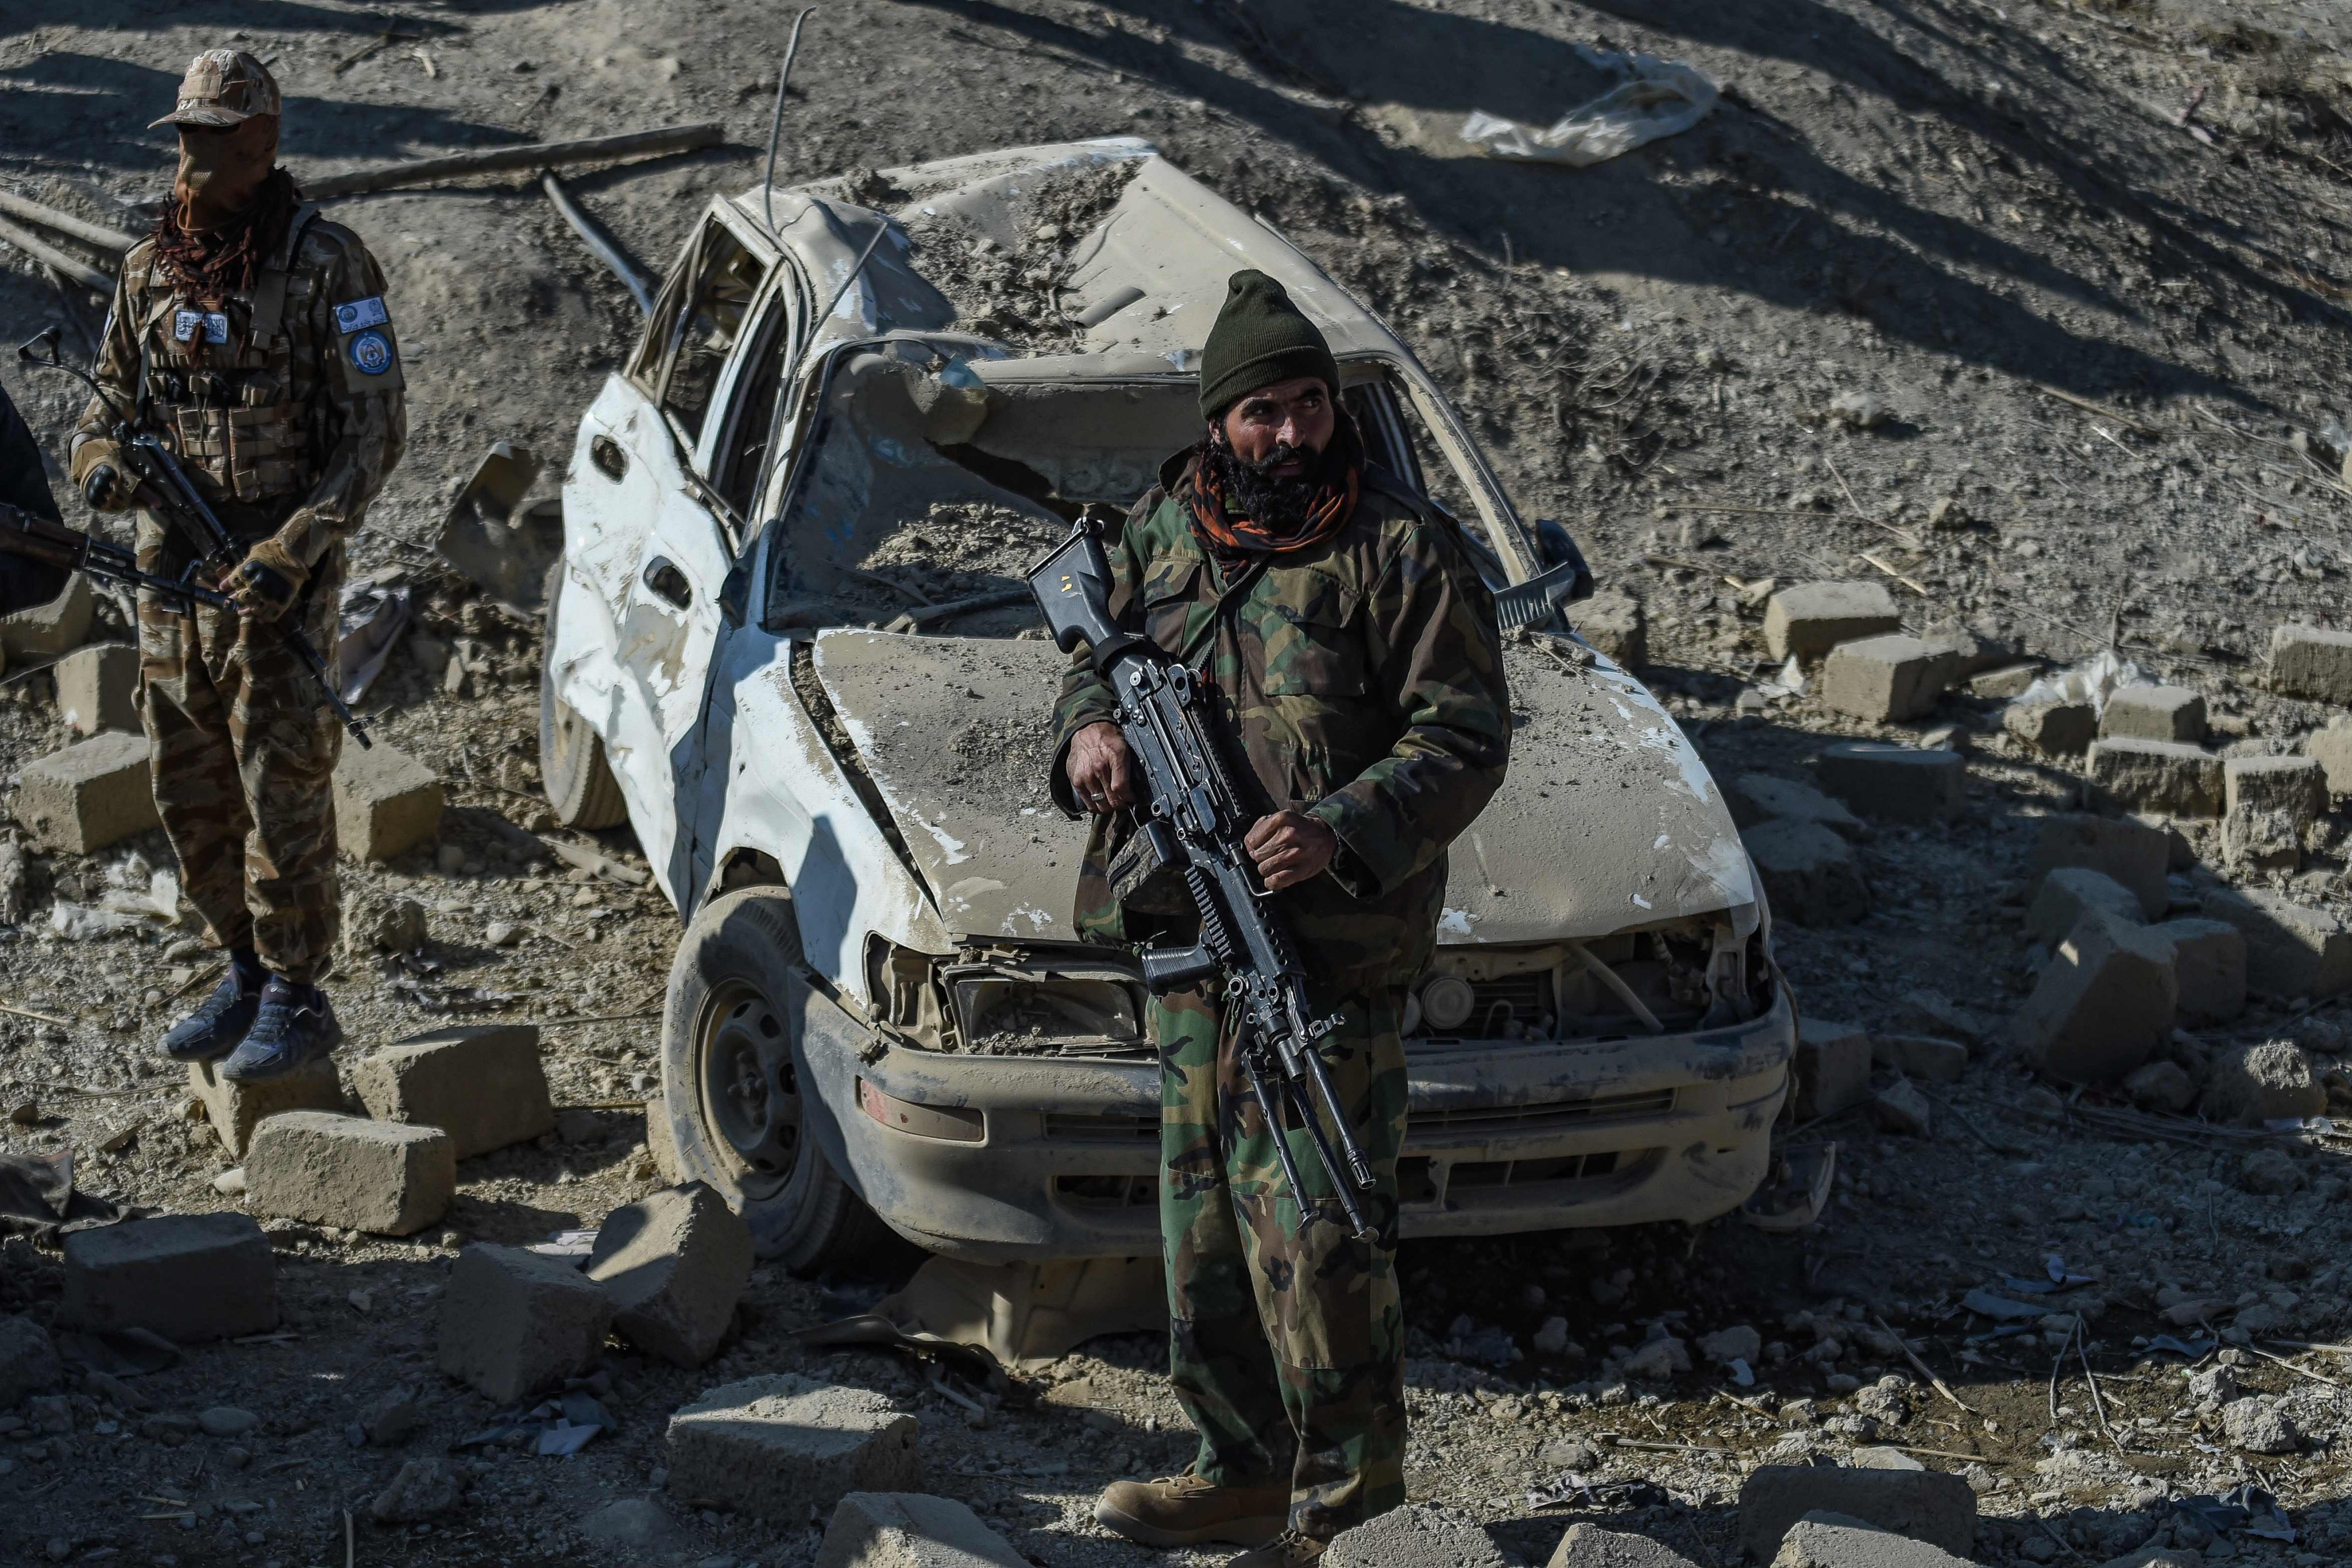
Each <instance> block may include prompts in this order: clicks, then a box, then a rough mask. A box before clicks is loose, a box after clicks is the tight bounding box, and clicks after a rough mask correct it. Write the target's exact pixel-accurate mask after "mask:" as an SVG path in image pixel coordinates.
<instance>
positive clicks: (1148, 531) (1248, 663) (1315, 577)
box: [1052, 271, 1510, 1568]
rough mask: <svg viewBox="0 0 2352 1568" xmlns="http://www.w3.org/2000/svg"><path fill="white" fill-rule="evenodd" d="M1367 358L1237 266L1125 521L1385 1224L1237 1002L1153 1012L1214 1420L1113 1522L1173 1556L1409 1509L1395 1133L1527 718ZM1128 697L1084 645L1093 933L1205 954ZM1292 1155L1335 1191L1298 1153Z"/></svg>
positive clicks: (1190, 1324) (1195, 1381) (1194, 1347)
mask: <svg viewBox="0 0 2352 1568" xmlns="http://www.w3.org/2000/svg"><path fill="white" fill-rule="evenodd" d="M1339 383H1340V371H1339V363H1338V362H1337V361H1336V360H1335V359H1334V358H1333V357H1332V353H1331V349H1330V345H1329V344H1328V342H1326V340H1325V339H1324V336H1323V333H1322V332H1321V331H1319V330H1318V328H1317V326H1316V325H1315V323H1314V321H1312V320H1311V319H1310V318H1309V317H1308V316H1307V314H1306V313H1305V312H1304V311H1302V310H1300V309H1299V308H1298V306H1297V304H1296V303H1295V302H1294V301H1293V300H1291V298H1290V296H1289V294H1288V292H1287V291H1286V289H1284V288H1283V286H1282V284H1281V283H1280V282H1279V281H1277V280H1276V279H1273V278H1270V277H1268V276H1267V275H1265V273H1263V272H1256V271H1245V272H1237V273H1235V274H1234V277H1233V279H1232V281H1231V284H1230V286H1229V289H1228V292H1227V295H1226V299H1225V304H1224V309H1223V310H1222V311H1221V312H1220V313H1219V315H1218V317H1217V321H1216V324H1215V325H1214V326H1213V327H1212V328H1211V329H1210V331H1209V336H1208V341H1207V342H1206V343H1205V344H1204V345H1203V347H1202V355H1201V416H1202V420H1203V421H1204V422H1205V427H1204V428H1203V430H1202V435H1201V438H1200V439H1199V440H1198V441H1197V442H1195V443H1194V444H1193V445H1192V447H1188V448H1187V449H1185V450H1184V451H1181V452H1179V453H1177V454H1176V455H1175V456H1174V457H1172V458H1169V459H1168V461H1167V462H1166V463H1164V464H1162V465H1161V468H1160V483H1159V484H1157V485H1155V486H1154V487H1152V489H1150V491H1148V492H1147V493H1146V494H1145V495H1144V497H1143V498H1142V500H1139V501H1138V502H1137V503H1136V505H1135V507H1134V509H1133V510H1131V511H1130V512H1129V514H1128V517H1127V520H1126V521H1125V522H1124V524H1122V525H1121V526H1120V527H1119V528H1118V531H1117V532H1116V533H1115V535H1114V536H1112V537H1110V538H1108V539H1107V540H1105V545H1106V547H1107V549H1108V553H1109V557H1110V562H1111V568H1112V576H1113V584H1112V591H1111V595H1110V605H1109V607H1110V610H1111V613H1112V615H1113V616H1117V617H1118V619H1119V621H1120V624H1121V625H1122V626H1124V627H1126V628H1127V629H1129V630H1130V631H1134V632H1137V633H1139V634H1141V635H1143V636H1146V637H1150V638H1151V640H1153V641H1154V642H1156V643H1158V644H1159V645H1160V647H1162V648H1164V649H1166V650H1167V651H1168V652H1170V653H1171V654H1173V655H1175V656H1176V657H1177V658H1181V659H1183V660H1184V661H1185V662H1186V663H1188V664H1189V665H1191V666H1192V668H1194V669H1196V670H1198V671H1199V672H1200V674H1201V676H1202V682H1203V685H1204V688H1205V689H1206V691H1207V693H1208V700H1209V708H1210V711H1211V712H1212V713H1213V715H1214V716H1215V718H1216V719H1217V721H1218V725H1217V727H1218V729H1219V730H1220V731H1222V733H1221V735H1220V736H1219V739H1220V740H1222V742H1223V746H1224V750H1225V752H1226V757H1227V762H1228V764H1229V767H1230V771H1231V772H1232V773H1234V778H1235V782H1236V785H1237V787H1239V788H1240V789H1241V790H1242V791H1243V792H1244V795H1249V794H1255V795H1256V797H1257V800H1256V804H1255V810H1256V811H1257V813H1258V818H1257V821H1256V824H1255V826H1254V827H1253V828H1252V830H1251V832H1250V834H1249V837H1248V840H1247V844H1248V848H1249V851H1250V854H1251V856H1252V857H1253V858H1254V859H1255V862H1256V868H1257V870H1258V873H1259V875H1260V877H1261V878H1262V879H1264V881H1265V886H1266V888H1267V889H1268V890H1269V893H1270V896H1269V898H1268V899H1267V907H1268V909H1269V910H1271V911H1272V912H1273V913H1274V914H1275V916H1276V919H1277V920H1278V921H1280V923H1281V924H1282V925H1283V926H1284V927H1285V928H1286V930H1287V931H1289V933H1290V935H1291V937H1292V938H1293V940H1294V941H1295V942H1297V947H1298V949H1299V953H1300V957H1301V960H1302V963H1303V967H1304V968H1305V970H1306V972H1307V980H1308V984H1309V986H1310V989H1311V990H1312V991H1313V993H1314V997H1315V1003H1316V1008H1315V1010H1316V1012H1317V1014H1318V1016H1323V1015H1333V1014H1336V1015H1338V1016H1339V1018H1340V1022H1339V1026H1338V1027H1336V1028H1334V1029H1333V1030H1332V1031H1331V1032H1330V1033H1329V1034H1328V1035H1326V1036H1324V1037H1323V1038H1322V1039H1321V1040H1320V1041H1318V1043H1317V1045H1316V1047H1315V1048H1316V1050H1317V1052H1318V1054H1319V1055H1320V1056H1321V1057H1322V1058H1323V1062H1324V1066H1325V1068H1326V1069H1327V1070H1328V1074H1329V1076H1330V1079H1331V1081H1332V1087H1333V1089H1334V1090H1335V1099H1336V1100H1337V1102H1338V1103H1339V1105H1340V1106H1341V1107H1343V1108H1344V1109H1345V1111H1346V1113H1347V1116H1348V1120H1349V1126H1350V1129H1351V1131H1353V1133H1354V1135H1355V1139H1356V1142H1357V1143H1358V1145H1359V1146H1360V1148H1361V1150H1362V1152H1363V1153H1364V1155H1365V1158H1366V1160H1367V1162H1368V1163H1370V1166H1371V1168H1372V1172H1373V1175H1374V1177H1375V1188H1374V1190H1373V1191H1372V1192H1371V1193H1370V1194H1363V1196H1362V1203H1363V1209H1364V1213H1365V1215H1366V1217H1367V1219H1368V1220H1369V1221H1370V1224H1371V1226H1373V1227H1374V1229H1375V1230H1376V1231H1377V1233H1378V1234H1377V1237H1376V1238H1375V1239H1374V1240H1372V1241H1370V1242H1360V1241H1358V1240H1356V1239H1355V1237H1354V1236H1353V1234H1352V1232H1351V1228H1350V1226H1349V1224H1348V1223H1347V1221H1346V1218H1345V1216H1344V1214H1343V1212H1342V1210H1341V1208H1340V1205H1339V1201H1338V1196H1337V1194H1336V1193H1335V1191H1334V1190H1333V1189H1332V1187H1331V1185H1330V1182H1329V1178H1328V1173H1327V1172H1326V1171H1325V1169H1324V1167H1323V1166H1322V1164H1321V1163H1320V1162H1319V1161H1318V1159H1317V1158H1316V1157H1315V1154H1314V1152H1313V1150H1312V1147H1311V1144H1310V1142H1309V1134H1308V1132H1307V1130H1306V1129H1305V1128H1304V1127H1289V1128H1284V1129H1276V1128H1270V1127H1269V1126H1268V1125H1267V1123H1266V1121H1265V1117H1264V1116H1263V1114H1262V1113H1261V1111H1260V1109H1259V1106H1258V1103H1257V1101H1256V1100H1255V1098H1254V1097H1253V1096H1252V1095H1251V1094H1250V1093H1249V1092H1248V1090H1247V1088H1246V1079H1245V1076H1244V1069H1243V1068H1242V1066H1241V1064H1240V1061H1239V1058H1238V1053H1237V1051H1236V1037H1235V1032H1234V1028H1233V1027H1232V1026H1231V1021H1230V1020H1229V1019H1228V1017H1227V1015H1226V1010H1225V1006H1224V1003H1223V998H1222V996H1221V995H1219V994H1216V992H1214V991H1213V990H1210V989H1202V990H1180V991H1174V992H1171V993H1170V994H1167V995H1164V996H1161V997H1160V998H1158V999H1157V1000H1155V1001H1154V1002H1153V1004H1152V1005H1151V1028H1152V1034H1153V1038H1154V1040H1155V1042H1156V1043H1157V1045H1158V1046H1159V1048H1160V1062H1161V1072H1160V1083H1161V1100H1162V1116H1161V1126H1160V1158H1161V1163H1162V1167H1163V1169H1162V1172H1161V1177H1160V1235H1161V1243H1162V1249H1163V1253H1164V1256H1165V1259H1166V1264H1167V1269H1168V1306H1169V1319H1170V1346H1169V1363H1170V1374H1171V1383H1172V1384H1173V1385H1174V1391H1175V1394H1176V1396H1177V1399H1178V1401H1179V1403H1181V1405H1183V1407H1184V1412H1185V1414H1186V1415H1188V1416H1189V1417H1190V1418H1191V1420H1192V1426H1193V1427H1194V1429H1195V1430H1196V1431H1198V1432H1199V1434H1200V1448H1199V1451H1198V1453H1197V1454H1196V1455H1195V1456H1194V1458H1193V1461H1192V1465H1191V1466H1190V1467H1188V1468H1186V1470H1185V1471H1184V1473H1183V1474H1181V1475H1180V1476H1174V1477H1170V1478H1165V1479H1160V1480H1152V1481H1142V1480H1135V1481H1119V1482H1117V1483H1115V1484H1113V1485H1112V1486H1111V1487H1109V1488H1108V1489H1106V1490H1105V1491H1104V1493H1103V1495H1102V1499H1101V1500H1100V1501H1099V1502H1098V1503H1097V1506H1096V1512H1095V1517H1096V1518H1097V1520H1099V1521H1101V1522H1102V1523H1103V1524H1105V1525H1107V1526H1108V1527H1109V1528H1110V1529H1112V1530H1115V1531H1118V1532H1119V1533H1120V1534H1122V1535H1125V1536H1128V1537H1129V1538H1130V1539H1132V1540H1135V1541H1139V1542H1144V1543H1145V1544H1147V1545H1150V1546H1157V1547H1163V1548H1165V1547H1178V1546H1198V1545H1203V1544H1207V1543H1210V1542H1232V1543H1234V1544H1236V1545H1240V1546H1244V1547H1246V1548H1247V1550H1246V1551H1244V1552H1243V1553H1242V1554H1241V1555H1240V1556H1238V1557H1235V1558H1234V1559H1232V1560H1231V1568H1299V1565H1301V1564H1305V1563H1312V1562H1313V1561H1315V1559H1317V1558H1318V1557H1319V1556H1321V1555H1322V1553H1323V1551H1324V1548H1325V1547H1326V1546H1327V1545H1328V1543H1329V1542H1330V1540H1331V1538H1332V1537H1333V1536H1335V1535H1337V1534H1338V1533H1339V1531H1343V1530H1345V1529H1347V1528H1348V1527H1349V1526H1350V1525H1353V1524H1357V1523H1360V1522H1361V1521H1363V1520H1365V1519H1368V1518H1370V1517H1371V1516H1372V1515H1374V1514H1378V1513H1382V1512H1385V1511H1386V1510H1390V1509H1392V1508H1395V1507H1397V1506H1398V1505H1400V1504H1401V1503H1402V1502H1403V1501H1404V1437H1405V1412H1404V1389H1403V1371H1404V1361H1403V1356H1404V1321H1403V1314H1402V1309H1401V1307H1400V1304H1399V1301H1398V1295H1397V1285H1396V1271H1395V1247H1396V1226H1397V1184H1396V1163H1397V1151H1398V1149H1399V1147H1400V1145H1401V1144H1402V1142H1403V1138H1404V1112H1405V1063H1404V1046H1403V1041H1402V1028H1401V1023H1402V1004H1403V995H1404V987H1405V986H1407V985H1408V984H1412V982H1413V981H1414V980H1416V979H1418V978H1419V977H1420V976H1421V974H1422V973H1423V972H1424V971H1425V970H1426V968H1427V967H1428V964H1429V961H1430V957H1431V954H1432V952H1433V948H1434V946H1435V942H1436V932H1437V918H1438V914H1439V900H1440V898H1441V895H1442V894H1443V893H1444V888H1445V849H1446V846H1447V845H1448V844H1449V843H1451V842H1452V840H1453V839H1454V837H1455V836H1456V835H1458V834H1459V833H1461V832H1462V830H1463V829H1464V828H1465V827H1467V826H1469V825H1470V823H1471V821H1472V820H1473V819H1474V818H1475V817H1476V816H1477V815H1478V813H1479V812H1480V811H1481V810H1482V809H1484V808H1485V806H1486V802H1487V800H1488V798H1489V797H1491V796H1492V795H1493V794H1494V793H1495V791H1496V788H1497V787H1499V786H1500V784H1502V780H1503V771H1504V765H1505V763H1506V761H1507V756H1508V753H1509V745H1510V709H1509V702H1508V699H1507V693H1506V691H1505V688H1504V682H1503V675H1502V651H1501V647H1500V645H1499V639H1498V637H1497V635H1496V628H1495V611H1494V604H1493V600H1492V598H1491V597H1490V596H1489V595H1488V593H1487V590H1486V585H1485V584H1484V583H1483V582H1482V581H1481V580H1480V578H1479V576H1478V574H1477V570H1476V568H1475V566H1474V565H1473V563H1472V561H1471V557H1470V553H1469V551H1468V549H1467V546H1466V544H1465V541H1464V540H1463V539H1462V537H1461V534H1460V532H1459V530H1458V528H1457V527H1456V525H1455V524H1454V521H1452V520H1451V519H1450V518H1448V517H1447V516H1446V515H1445V514H1444V512H1443V511H1442V510H1438V509H1437V508H1435V507H1433V506H1432V505H1430V504H1429V502H1428V501H1427V500H1426V499H1425V498H1423V497H1422V496H1420V495H1418V494H1417V493H1415V492H1413V491H1412V489H1409V488H1408V487H1407V486H1406V485H1405V484H1404V483H1403V482H1402V481H1401V480H1399V479H1396V478H1395V477H1394V476H1391V475H1390V474H1388V473H1386V472H1384V471H1383V470H1381V469H1380V468H1376V467H1373V466H1371V465H1370V464H1369V463H1368V462H1367V460H1366V458H1365V454H1364V447H1363V443H1362V442H1361V441H1360V439H1359V438H1358V437H1357V434H1356V429H1355V425H1354V422H1353V421H1352V420H1351V419H1350V418H1349V416H1348V414H1347V412H1346V410H1345V409H1344V408H1343V407H1342V406H1341V405H1340V402H1339ZM1117 707H1118V702H1117V699H1116V698H1115V696H1114V694H1113V693H1112V691H1111V690H1110V689H1109V688H1108V685H1107V684H1106V683H1105V682H1104V680H1103V679H1101V678H1100V677H1099V676H1097V674H1096V673H1095V672H1094V670H1093V668H1092V666H1091V665H1090V664H1089V663H1088V661H1087V658H1086V656H1085V655H1084V653H1083V652H1081V653H1080V654H1079V655H1078V656H1077V657H1076V658H1074V659H1073V660H1072V662H1071V665H1070V668H1069V670H1068V672H1067V674H1066V677H1065V678H1064V681H1063V688H1062V698H1061V703H1060V706H1059V708H1058V710H1056V715H1055V717H1056V721H1057V722H1056V731H1057V741H1056V751H1055V764H1054V770H1053V776H1052V783H1053V789H1054V795H1055V801H1056V802H1057V803H1058V804H1059V805H1061V807H1062V808H1063V810H1065V811H1066V812H1068V813H1069V814H1070V815H1071V816H1080V815H1086V816H1090V817H1091V819H1092V829H1091V832H1090V835H1089V837H1088V839H1087V854H1086V857H1085V860H1084V862H1083V864H1082V865H1081V868H1080V870H1079V876H1078V889H1077V912H1076V923H1077V925H1078V927H1079V929H1080V930H1081V931H1084V932H1085V933H1086V934H1087V936H1088V937H1089V938H1090V939H1093V940H1097V941H1105V942H1141V941H1144V940H1146V939H1150V940H1151V941H1153V942H1171V941H1172V942H1191V941H1193V940H1195V936H1196V934H1197V933H1195V932H1193V931H1192V930H1191V929H1190V922H1191V921H1192V917H1191V916H1190V915H1187V914H1175V913H1170V912H1169V910H1171V909H1182V908H1186V907H1189V906H1188V905H1187V904H1185V903H1184V902H1183V901H1182V900H1179V901H1178V902H1177V903H1175V904H1172V905H1171V903H1169V902H1168V901H1167V900H1165V899H1164V898H1163V897H1160V896H1156V895H1155V893H1154V890H1153V889H1151V888H1150V885H1149V884H1148V883H1147V884H1146V885H1145V886H1144V887H1142V888H1129V889H1125V892H1126V899H1125V900H1124V901H1123V900H1122V899H1121V897H1120V896H1119V894H1118V893H1114V891H1113V890H1112V886H1111V880H1110V870H1109V868H1110V865H1111V861H1112V859H1113V858H1115V857H1116V856H1117V855H1118V853H1119V851H1120V850H1121V849H1122V848H1123V847H1125V845H1126V843H1127V841H1128V840H1129V837H1132V836H1133V834H1134V832H1135V829H1136V826H1137V806H1138V801H1139V797H1138V794H1137V787H1136V781H1135V777H1134V773H1133V771H1132V765H1131V760H1130V758H1129V754H1128V750H1127V745H1126V742H1124V741H1123V740H1122V739H1121V738H1120V735H1119V731H1118V725H1117V724H1116V723H1115V722H1113V721H1112V715H1113V713H1114V711H1115V710H1116V709H1117ZM1277 1136H1279V1137H1281V1138H1283V1139H1284V1141H1285V1142H1286V1143H1287V1144H1289V1145H1290V1147H1291V1150H1292V1153H1293V1162H1292V1163H1294V1164H1295V1165H1296V1167H1297V1171H1298V1176H1299V1181H1300V1182H1301V1183H1302V1184H1304V1185H1305V1187H1306V1188H1307V1190H1306V1191H1303V1192H1301V1191H1294V1190H1292V1188H1291V1186H1290V1184H1289V1183H1288V1181H1287V1180H1286V1178H1285V1176H1284V1175H1283V1173H1282V1163H1281V1161H1280V1158H1279V1156H1278V1155H1277V1153H1276V1148H1275V1144H1274V1139H1275V1138H1276V1137H1277Z"/></svg>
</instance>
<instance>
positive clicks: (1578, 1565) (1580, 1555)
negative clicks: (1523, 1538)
mask: <svg viewBox="0 0 2352 1568" xmlns="http://www.w3.org/2000/svg"><path fill="white" fill-rule="evenodd" d="M1544 1568H1696V1564H1695V1563H1692V1562H1691V1560H1690V1559H1689V1558H1687V1557H1685V1556H1684V1555H1683V1554H1682V1553H1681V1552H1676V1551H1675V1549H1674V1548H1673V1547H1671V1546H1668V1545H1666V1544H1665V1543H1664V1542H1660V1541H1653V1540H1651V1539H1650V1538H1649V1537H1648V1536H1646V1535H1633V1534H1630V1533H1628V1532H1627V1531H1622V1530H1603V1529H1601V1527H1600V1526H1599V1525H1597V1524H1571V1525H1570V1526H1569V1527H1568V1533H1567V1534H1566V1535H1563V1536H1561V1537H1560V1538H1559V1545H1558V1546H1555V1547H1553V1548H1552V1553H1551V1558H1550V1560H1549V1562H1548V1563H1545V1564H1544Z"/></svg>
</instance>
